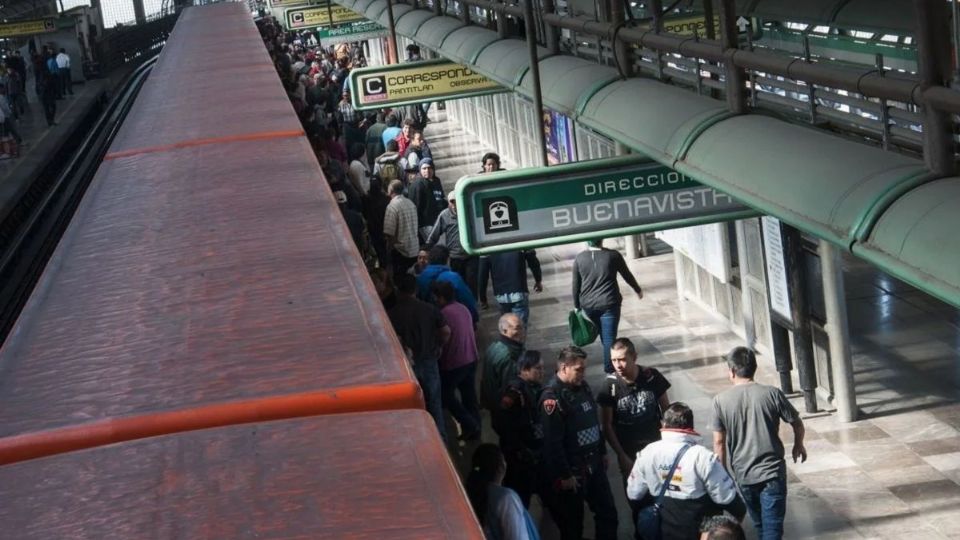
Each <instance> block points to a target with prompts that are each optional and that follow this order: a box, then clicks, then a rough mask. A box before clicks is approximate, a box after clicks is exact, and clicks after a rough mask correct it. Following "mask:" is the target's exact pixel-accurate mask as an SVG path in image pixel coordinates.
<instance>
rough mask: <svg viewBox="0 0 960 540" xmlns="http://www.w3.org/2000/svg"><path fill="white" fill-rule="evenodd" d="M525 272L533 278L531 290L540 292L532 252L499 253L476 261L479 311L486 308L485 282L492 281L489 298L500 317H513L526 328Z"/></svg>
mask: <svg viewBox="0 0 960 540" xmlns="http://www.w3.org/2000/svg"><path fill="white" fill-rule="evenodd" d="M528 268H529V269H530V272H531V273H532V274H533V290H534V291H536V292H538V293H539V292H543V272H541V270H540V259H537V252H536V251H534V250H532V249H530V250H524V251H503V252H500V253H494V254H492V255H487V256H484V257H480V270H479V272H480V307H482V308H483V309H486V308H487V307H488V304H487V280H488V279H491V278H492V280H493V298H494V300H496V301H497V304H498V305H499V306H500V313H516V314H517V315H518V316H519V317H520V320H522V321H523V324H524V326H527V325H528V324H529V320H530V289H529V288H528V283H527V269H528Z"/></svg>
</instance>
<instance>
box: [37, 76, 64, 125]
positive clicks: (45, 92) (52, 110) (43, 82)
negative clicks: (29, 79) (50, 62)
mask: <svg viewBox="0 0 960 540" xmlns="http://www.w3.org/2000/svg"><path fill="white" fill-rule="evenodd" d="M34 76H35V77H36V78H37V90H38V93H39V94H40V101H41V102H42V103H43V114H44V116H45V117H46V119H47V127H53V126H54V125H56V122H55V120H56V116H57V85H58V82H57V77H56V75H55V74H54V73H53V72H51V71H50V70H49V69H47V67H46V65H45V64H44V63H41V65H40V67H39V68H38V69H37V71H36V72H34Z"/></svg>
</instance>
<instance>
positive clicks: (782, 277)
mask: <svg viewBox="0 0 960 540" xmlns="http://www.w3.org/2000/svg"><path fill="white" fill-rule="evenodd" d="M760 221H761V224H762V226H763V260H764V261H765V262H766V266H767V290H768V291H769V292H770V309H771V311H773V312H774V313H775V314H776V315H777V316H779V317H781V318H782V319H783V320H784V321H787V322H788V323H790V326H793V313H792V312H791V310H790V288H789V286H788V285H787V265H786V263H785V262H784V257H783V235H782V234H781V232H780V220H779V219H777V218H775V217H770V216H763V218H761V220H760Z"/></svg>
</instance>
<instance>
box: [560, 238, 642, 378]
mask: <svg viewBox="0 0 960 540" xmlns="http://www.w3.org/2000/svg"><path fill="white" fill-rule="evenodd" d="M587 245H588V246H589V247H588V249H586V250H584V251H581V252H580V253H579V254H578V255H577V258H576V260H575V261H574V263H573V305H574V307H576V308H577V309H581V308H582V309H583V311H584V313H585V314H586V315H587V317H589V318H590V320H591V321H593V324H594V325H596V327H597V328H598V329H599V330H600V342H601V344H602V345H603V370H604V371H605V372H606V373H613V364H611V363H610V345H612V344H613V340H615V339H617V328H618V327H619V326H620V304H622V303H623V297H622V296H621V295H620V286H619V285H617V274H620V275H621V276H623V279H624V281H626V282H627V284H628V285H630V288H632V289H633V290H634V291H635V292H636V293H637V297H638V298H643V290H641V289H640V285H639V284H638V283H637V280H636V278H634V277H633V274H631V273H630V269H629V268H627V262H626V261H624V260H623V256H622V255H620V252H618V251H616V250H612V249H605V248H604V247H603V240H591V241H589V242H587Z"/></svg>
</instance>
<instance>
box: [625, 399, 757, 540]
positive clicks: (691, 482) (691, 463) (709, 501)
mask: <svg viewBox="0 0 960 540" xmlns="http://www.w3.org/2000/svg"><path fill="white" fill-rule="evenodd" d="M662 431H663V439H662V440H659V441H656V442H653V443H650V445H649V446H647V447H646V448H644V449H643V451H642V452H640V456H639V457H638V459H637V462H636V463H635V464H634V466H633V468H632V470H631V472H630V478H629V479H628V480H627V497H628V498H629V499H630V500H631V501H636V502H637V503H638V504H639V505H640V506H648V505H650V504H654V503H655V502H656V499H657V496H658V494H659V493H660V490H661V489H662V488H663V486H664V483H666V484H667V489H666V491H664V498H663V505H662V506H661V507H660V508H661V510H660V516H661V524H660V529H661V534H662V540H695V539H699V538H700V532H701V530H702V529H703V528H704V527H703V525H704V524H706V523H707V522H708V521H709V518H711V517H713V516H718V515H723V513H724V512H725V511H726V512H729V513H730V514H731V515H733V516H734V517H735V518H736V519H738V520H740V519H743V516H744V514H746V509H745V508H744V506H743V501H741V500H740V497H739V495H737V486H736V485H735V484H734V483H733V479H732V478H730V475H729V474H728V473H727V471H726V469H724V468H723V463H721V462H720V460H719V459H718V458H717V456H716V455H714V453H713V452H711V451H710V450H707V449H706V448H705V447H703V446H701V445H700V444H699V443H700V435H699V434H698V433H697V432H696V431H694V430H693V411H691V410H690V407H688V406H687V405H686V404H684V403H679V402H678V403H674V404H672V405H669V406H668V407H667V408H666V410H665V411H664V413H663V430H662ZM674 463H676V464H677V465H676V469H675V470H674V474H673V476H671V477H670V478H667V474H668V473H669V471H670V469H671V468H673V464H674Z"/></svg>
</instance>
